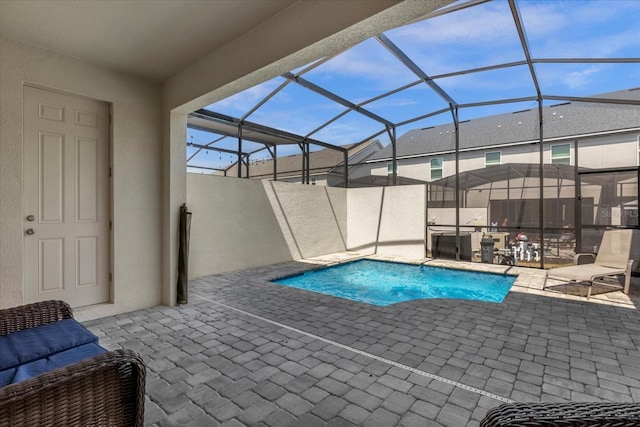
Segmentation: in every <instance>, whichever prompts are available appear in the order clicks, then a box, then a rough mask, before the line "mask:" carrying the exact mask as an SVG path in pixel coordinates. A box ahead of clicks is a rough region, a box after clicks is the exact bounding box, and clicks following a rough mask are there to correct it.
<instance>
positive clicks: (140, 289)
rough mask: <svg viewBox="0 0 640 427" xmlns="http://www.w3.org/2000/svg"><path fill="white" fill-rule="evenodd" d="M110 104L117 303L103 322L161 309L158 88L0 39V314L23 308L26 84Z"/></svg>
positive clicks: (105, 309) (108, 307) (100, 309)
mask: <svg viewBox="0 0 640 427" xmlns="http://www.w3.org/2000/svg"><path fill="white" fill-rule="evenodd" d="M25 83H27V84H34V85H37V86H40V87H43V88H49V89H52V90H58V91H63V92H67V93H70V94H75V95H79V96H85V97H89V98H93V99H96V100H100V101H106V102H109V103H111V104H112V113H113V128H112V165H113V181H112V193H113V202H112V210H113V237H114V248H113V253H114V255H113V256H114V258H113V264H114V270H113V287H114V289H113V291H114V292H113V297H114V303H115V304H109V305H102V306H99V307H94V308H93V310H94V312H95V313H97V312H100V313H101V314H102V315H106V314H112V313H116V312H126V311H130V310H134V309H138V308H142V307H150V306H153V305H156V304H158V303H160V301H161V300H160V287H159V285H158V284H159V283H160V282H161V274H160V273H161V270H160V245H161V238H160V233H161V169H160V168H161V144H160V142H161V109H160V105H161V91H160V87H159V86H158V85H155V84H152V83H150V82H147V81H145V80H142V79H139V78H136V77H131V76H128V75H125V74H121V73H116V72H112V71H107V70H105V69H102V68H99V67H96V66H93V65H89V64H87V63H84V62H81V61H78V60H76V59H73V58H70V57H66V56H63V55H59V54H56V53H53V52H50V51H46V50H43V49H39V48H36V47H32V46H29V45H25V44H22V43H19V42H16V41H14V40H10V39H6V38H0V93H1V94H2V96H1V97H0V110H1V111H2V114H0V176H1V177H2V180H0V200H1V203H0V218H1V220H0V260H1V263H0V271H1V274H0V308H2V307H9V306H13V305H18V304H22V303H23V268H24V266H23V250H24V249H23V236H24V234H23V229H24V224H23V219H22V217H23V211H22V180H23V170H22V156H23V153H22V114H23V113H22V108H23V107H22V97H23V84H25Z"/></svg>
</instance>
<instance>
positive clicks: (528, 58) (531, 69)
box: [509, 0, 542, 101]
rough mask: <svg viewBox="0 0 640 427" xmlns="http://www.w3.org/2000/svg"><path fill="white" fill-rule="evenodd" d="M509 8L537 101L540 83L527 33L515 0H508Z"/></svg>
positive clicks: (540, 97) (540, 98) (539, 98)
mask: <svg viewBox="0 0 640 427" xmlns="http://www.w3.org/2000/svg"><path fill="white" fill-rule="evenodd" d="M509 8H510V9H511V15H512V16H513V22H514V23H515V25H516V29H517V30H518V37H519V38H520V44H521V45H522V50H523V52H524V56H525V59H526V61H527V65H528V66H529V72H530V73H531V79H532V80H533V85H534V86H535V88H536V94H537V95H538V101H541V100H542V91H541V90H540V84H539V83H538V76H537V75H536V70H535V67H534V65H533V61H532V59H531V49H530V48H529V42H528V41H527V35H526V33H525V31H524V25H522V18H521V16H520V11H519V10H518V6H517V5H516V2H515V0H509Z"/></svg>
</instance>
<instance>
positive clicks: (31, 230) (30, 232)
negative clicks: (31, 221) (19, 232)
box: [25, 228, 36, 236]
mask: <svg viewBox="0 0 640 427" xmlns="http://www.w3.org/2000/svg"><path fill="white" fill-rule="evenodd" d="M25 233H27V234H28V235H29V236H31V235H32V234H36V232H35V231H34V230H33V228H27V231H25Z"/></svg>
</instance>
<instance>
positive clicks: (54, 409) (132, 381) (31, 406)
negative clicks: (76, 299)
mask: <svg viewBox="0 0 640 427" xmlns="http://www.w3.org/2000/svg"><path fill="white" fill-rule="evenodd" d="M72 317H73V315H72V311H71V308H70V307H69V306H68V305H67V304H66V303H64V302H62V301H45V302H40V303H35V304H29V305H25V306H20V307H14V308H9V309H4V310H0V336H5V335H9V334H13V333H19V332H20V331H23V330H26V329H28V328H35V327H38V326H41V325H48V324H51V323H54V322H58V321H63V320H64V319H71V318H72ZM0 351H2V352H4V351H9V350H8V349H7V348H2V349H0ZM145 376H146V368H145V365H144V362H143V360H142V358H141V357H140V356H139V355H138V354H137V353H135V352H133V351H130V350H114V351H105V352H104V353H101V354H97V355H95V356H92V357H89V358H86V359H83V360H80V361H78V362H76V363H72V364H69V365H67V366H63V367H60V368H55V369H52V370H49V371H47V372H44V373H40V374H38V375H35V376H33V377H31V378H29V379H25V380H23V381H20V382H15V383H11V384H8V385H5V386H4V387H0V427H31V426H54V425H55V426H114V427H115V426H134V427H142V426H143V425H144V398H145Z"/></svg>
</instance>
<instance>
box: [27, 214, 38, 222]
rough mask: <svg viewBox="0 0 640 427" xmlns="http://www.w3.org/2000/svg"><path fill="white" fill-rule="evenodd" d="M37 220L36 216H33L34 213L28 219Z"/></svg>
mask: <svg viewBox="0 0 640 427" xmlns="http://www.w3.org/2000/svg"><path fill="white" fill-rule="evenodd" d="M35 220H36V217H35V216H33V215H29V216H27V221H35Z"/></svg>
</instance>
